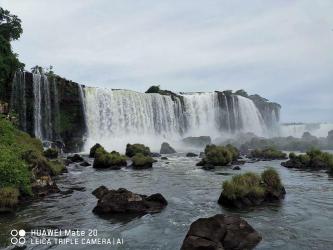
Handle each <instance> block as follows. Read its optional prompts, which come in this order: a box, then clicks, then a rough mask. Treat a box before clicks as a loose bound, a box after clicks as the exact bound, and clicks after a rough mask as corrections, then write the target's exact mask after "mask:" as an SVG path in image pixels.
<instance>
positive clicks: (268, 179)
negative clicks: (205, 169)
mask: <svg viewBox="0 0 333 250" xmlns="http://www.w3.org/2000/svg"><path fill="white" fill-rule="evenodd" d="M285 193H286V191H285V189H284V187H283V185H282V183H281V180H280V176H279V174H278V173H277V172H276V170H274V169H273V168H269V169H267V170H265V171H264V172H263V173H262V174H261V176H260V175H258V174H255V173H251V172H248V173H245V174H241V175H235V176H233V177H232V179H231V180H228V181H225V182H223V191H222V193H221V195H220V198H219V200H218V203H219V204H221V205H223V206H227V207H236V208H244V207H248V206H255V205H260V204H262V203H263V202H273V201H279V200H281V199H283V198H284V196H285Z"/></svg>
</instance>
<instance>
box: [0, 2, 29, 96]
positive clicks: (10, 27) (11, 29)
mask: <svg viewBox="0 0 333 250" xmlns="http://www.w3.org/2000/svg"><path fill="white" fill-rule="evenodd" d="M22 31H23V30H22V27H21V20H20V19H19V18H18V17H17V16H15V15H11V14H10V12H9V11H8V10H4V9H3V8H1V7H0V100H8V99H9V96H8V93H9V91H8V90H9V87H10V83H11V81H12V78H13V76H14V73H15V72H16V71H17V70H19V69H23V68H24V64H22V63H21V62H20V61H19V60H18V58H17V54H15V53H13V51H12V47H11V44H10V42H11V41H13V40H17V39H18V38H19V37H20V35H21V34H22Z"/></svg>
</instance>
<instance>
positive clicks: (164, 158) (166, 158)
mask: <svg viewBox="0 0 333 250" xmlns="http://www.w3.org/2000/svg"><path fill="white" fill-rule="evenodd" d="M161 160H169V158H168V157H166V156H163V157H161Z"/></svg>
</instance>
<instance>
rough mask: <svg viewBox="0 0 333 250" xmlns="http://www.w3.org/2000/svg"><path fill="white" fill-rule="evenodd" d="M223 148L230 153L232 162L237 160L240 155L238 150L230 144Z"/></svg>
mask: <svg viewBox="0 0 333 250" xmlns="http://www.w3.org/2000/svg"><path fill="white" fill-rule="evenodd" d="M225 147H226V148H227V149H228V150H229V151H230V152H231V154H232V160H233V161H237V159H238V158H239V155H240V153H239V150H238V149H237V148H236V147H234V146H233V145H231V144H228V145H226V146H225Z"/></svg>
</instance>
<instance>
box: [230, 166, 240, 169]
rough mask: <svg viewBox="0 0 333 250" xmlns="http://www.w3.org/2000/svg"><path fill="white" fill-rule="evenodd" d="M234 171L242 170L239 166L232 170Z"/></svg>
mask: <svg viewBox="0 0 333 250" xmlns="http://www.w3.org/2000/svg"><path fill="white" fill-rule="evenodd" d="M232 170H241V168H240V167H239V166H235V167H233V168H232Z"/></svg>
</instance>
